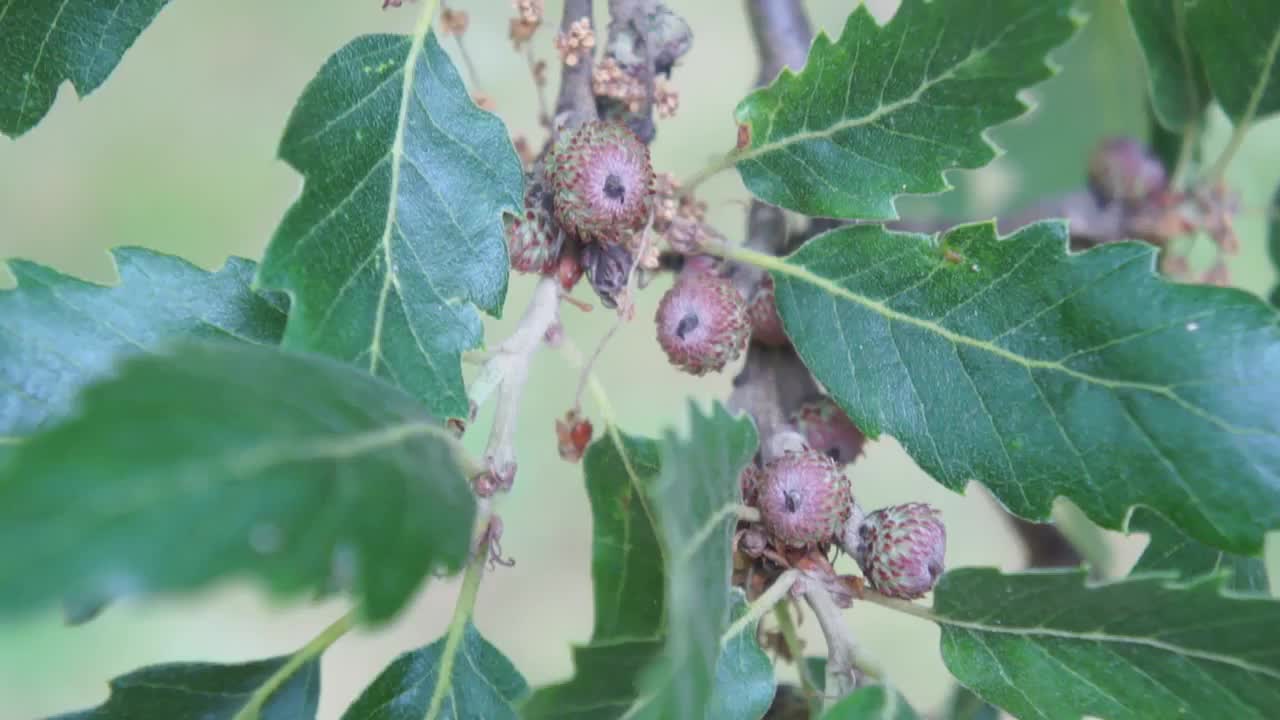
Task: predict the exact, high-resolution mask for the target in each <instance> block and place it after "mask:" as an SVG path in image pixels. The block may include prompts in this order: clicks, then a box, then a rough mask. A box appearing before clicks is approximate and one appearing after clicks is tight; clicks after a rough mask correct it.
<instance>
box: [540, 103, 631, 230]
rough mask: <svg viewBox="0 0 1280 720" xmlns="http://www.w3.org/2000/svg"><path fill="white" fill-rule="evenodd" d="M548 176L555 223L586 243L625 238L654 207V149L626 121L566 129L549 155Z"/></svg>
mask: <svg viewBox="0 0 1280 720" xmlns="http://www.w3.org/2000/svg"><path fill="white" fill-rule="evenodd" d="M546 174H547V177H549V178H551V187H552V192H553V193H554V199H553V202H552V204H553V207H554V208H555V218H556V221H557V222H559V223H560V226H561V227H562V228H564V229H565V230H567V231H569V232H572V233H574V234H575V235H576V236H577V237H578V238H579V239H581V240H582V241H583V242H591V241H600V242H604V243H614V244H616V243H621V242H624V241H626V240H627V238H629V237H630V236H631V235H632V234H634V233H635V232H636V231H638V230H640V229H641V228H643V227H644V225H645V223H646V222H647V221H648V219H649V215H650V213H651V212H652V210H653V184H654V175H653V165H652V164H650V162H649V147H648V146H647V145H645V144H644V143H643V142H641V141H640V138H638V137H636V135H635V133H633V132H631V130H629V129H628V128H627V126H626V125H623V124H621V123H618V122H610V121H594V122H588V123H586V124H584V125H582V126H581V127H579V128H578V129H576V130H567V129H566V130H565V131H564V132H562V133H561V134H560V137H559V138H558V139H557V141H556V145H555V147H554V148H553V149H552V151H551V153H550V154H549V155H548V157H547V163H546Z"/></svg>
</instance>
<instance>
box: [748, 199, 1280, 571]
mask: <svg viewBox="0 0 1280 720" xmlns="http://www.w3.org/2000/svg"><path fill="white" fill-rule="evenodd" d="M1066 241H1067V232H1066V227H1065V226H1064V225H1062V224H1060V223H1057V222H1045V223H1037V224H1034V225H1030V226H1028V227H1026V228H1023V229H1022V230H1020V231H1018V232H1017V233H1015V234H1014V235H1012V236H1010V237H1008V238H1005V239H1003V240H998V239H997V238H996V235H995V230H994V227H993V226H992V225H991V224H990V223H984V224H976V225H968V226H962V227H959V228H956V229H954V230H951V231H950V232H948V233H946V234H945V235H942V236H940V237H935V236H926V235H912V234H899V233H891V232H888V231H886V230H884V229H883V228H882V227H880V226H856V227H849V228H845V229H841V230H836V231H833V232H830V233H827V234H825V235H823V236H821V237H818V238H816V239H814V240H812V241H810V242H809V243H807V244H806V245H805V246H804V247H803V248H801V249H800V250H799V251H798V252H797V253H795V254H794V255H792V256H791V257H790V258H788V259H787V260H786V261H785V263H784V264H779V265H778V266H776V267H774V268H773V270H774V272H773V276H774V281H775V283H776V285H777V303H778V309H779V311H780V313H781V315H782V318H783V321H784V322H785V324H786V329H787V334H788V335H789V336H790V337H791V338H792V340H793V341H794V343H795V346H796V349H797V350H798V351H799V353H800V355H801V357H802V358H803V360H804V362H805V364H806V365H807V366H808V367H809V369H810V370H812V371H813V373H814V375H815V376H816V377H817V378H818V380H819V381H820V382H821V383H822V384H823V385H824V386H825V387H826V388H827V389H828V390H829V391H830V393H831V394H832V396H833V397H834V398H835V399H836V400H837V401H838V402H839V404H840V405H841V406H842V407H843V408H844V409H845V410H846V411H847V412H848V413H849V415H850V417H852V418H853V419H854V421H855V422H857V423H858V426H859V427H861V428H862V429H863V430H865V431H866V432H868V433H869V434H871V435H873V436H874V435H878V434H879V433H881V432H884V433H888V434H889V435H892V436H893V437H894V438H896V439H897V440H898V441H899V442H901V443H902V445H903V446H904V447H905V448H906V450H907V452H909V453H910V454H911V456H912V457H913V458H914V459H915V460H916V462H917V463H919V464H920V466H921V467H923V468H924V469H925V470H927V471H928V472H929V473H930V474H931V475H932V476H933V477H934V478H935V479H937V480H938V481H939V482H941V483H942V484H944V485H946V486H947V487H949V488H952V489H954V490H960V489H962V488H964V486H965V485H966V484H967V483H968V482H969V481H971V480H978V481H980V482H982V483H983V484H985V485H986V486H987V487H989V488H990V489H991V490H992V492H994V493H995V495H996V496H997V497H998V498H999V499H1000V501H1001V502H1002V503H1004V505H1005V506H1006V507H1008V508H1009V509H1010V510H1012V511H1013V512H1014V513H1017V514H1018V515H1021V516H1023V517H1026V518H1029V519H1033V520H1044V519H1046V518H1048V517H1049V512H1050V509H1051V505H1052V502H1053V500H1054V498H1056V497H1058V496H1065V497H1068V498H1070V499H1071V500H1072V501H1073V502H1075V503H1076V505H1078V506H1079V507H1080V508H1081V509H1082V510H1083V511H1084V512H1085V513H1086V514H1088V516H1089V517H1090V518H1092V519H1093V520H1094V521H1095V522H1097V523H1098V524H1100V525H1102V526H1104V527H1109V528H1113V529H1122V527H1123V523H1124V520H1125V517H1126V515H1127V511H1128V508H1130V507H1132V506H1134V505H1139V504H1141V505H1146V506H1148V507H1150V508H1152V509H1154V510H1156V511H1158V512H1159V513H1160V514H1161V515H1163V516H1165V517H1167V518H1169V519H1170V520H1171V521H1172V522H1174V524H1176V525H1177V526H1178V527H1179V528H1181V529H1182V530H1183V531H1185V532H1186V533H1187V534H1188V535H1190V536H1191V537H1193V538H1196V539H1197V540H1199V541H1201V542H1204V543H1206V544H1209V545H1212V546H1215V547H1220V548H1223V549H1226V550H1231V551H1235V552H1243V553H1256V552H1257V551H1258V550H1259V549H1260V548H1261V546H1262V540H1263V535H1264V533H1265V532H1266V531H1267V530H1269V529H1273V528H1276V527H1280V414H1277V413H1276V412H1275V407H1276V405H1275V398H1277V397H1280V355H1278V354H1277V353H1280V319H1278V318H1277V315H1276V312H1275V310H1274V309H1272V308H1270V307H1268V306H1267V305H1266V304H1264V303H1262V302H1261V301H1260V300H1258V298H1256V297H1254V296H1252V295H1249V294H1247V293H1244V292H1241V291H1238V290H1230V289H1223V288H1211V287H1200V286H1191V285H1177V284H1173V283H1169V282H1166V281H1164V280H1162V279H1160V278H1158V277H1157V276H1156V275H1155V274H1154V273H1153V265H1154V257H1155V251H1154V249H1153V248H1151V247H1150V246H1148V245H1140V244H1136V243H1115V244H1110V245H1106V246H1104V247H1100V248H1097V249H1094V250H1091V251H1089V252H1086V253H1082V254H1068V253H1067V252H1066ZM953 260H955V261H954V262H953ZM771 262H772V261H771ZM1227 478H1229V479H1230V482H1224V479H1227Z"/></svg>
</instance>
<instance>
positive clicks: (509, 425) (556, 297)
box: [471, 277, 560, 489]
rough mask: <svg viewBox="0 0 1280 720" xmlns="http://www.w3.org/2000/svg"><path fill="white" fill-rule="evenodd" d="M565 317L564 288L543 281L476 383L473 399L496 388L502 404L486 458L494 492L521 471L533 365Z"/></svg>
mask: <svg viewBox="0 0 1280 720" xmlns="http://www.w3.org/2000/svg"><path fill="white" fill-rule="evenodd" d="M559 319H560V285H559V283H558V282H557V281H556V279H555V278H554V277H544V278H542V279H541V280H539V281H538V285H537V287H535V288H534V291H533V297H532V298H531V299H530V300H529V305H528V307H527V308H525V311H524V315H523V316H522V317H521V318H520V324H519V325H518V326H517V327H516V330H515V332H513V333H512V334H511V335H510V336H509V337H508V338H507V339H506V340H504V341H503V342H502V344H501V345H499V346H498V348H497V349H496V350H495V351H494V353H493V355H492V357H490V358H489V360H488V361H487V362H486V363H485V365H484V368H483V370H481V372H480V375H479V376H478V377H477V378H476V380H475V381H474V382H473V383H472V387H471V399H472V401H473V402H475V403H476V404H477V405H479V404H481V403H483V402H484V400H485V399H486V398H487V396H488V395H489V394H490V393H492V392H493V391H494V389H495V388H496V390H497V405H496V409H495V414H494V419H493V425H492V427H491V428H490V430H489V441H488V444H487V446H486V447H485V453H484V460H485V463H486V465H487V466H488V469H489V472H490V473H491V474H492V475H493V477H492V478H491V481H492V482H493V484H494V485H496V486H497V487H495V488H494V489H505V486H508V485H509V484H510V482H511V480H512V479H513V477H514V474H515V470H516V451H515V433H516V425H517V421H518V418H519V413H520V398H521V396H522V395H523V393H524V387H525V384H526V382H527V381H528V379H529V363H530V361H531V360H532V359H533V355H534V353H536V352H537V351H538V349H539V348H540V347H542V345H543V343H544V341H545V338H546V335H547V330H548V329H550V328H551V327H552V326H553V325H555V324H556V322H558V321H559Z"/></svg>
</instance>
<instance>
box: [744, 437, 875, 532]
mask: <svg viewBox="0 0 1280 720" xmlns="http://www.w3.org/2000/svg"><path fill="white" fill-rule="evenodd" d="M756 504H757V507H759V509H760V519H761V522H763V524H764V527H765V529H766V530H768V531H769V533H770V534H772V535H773V537H774V538H776V539H777V540H779V541H781V542H783V543H785V544H787V545H790V546H792V547H804V546H807V545H813V544H816V543H825V542H830V541H832V540H833V539H834V538H835V535H836V533H837V532H839V530H840V528H841V527H842V526H843V525H844V522H845V520H847V519H848V517H849V512H850V509H851V508H852V505H853V494H852V490H851V488H850V485H849V479H848V478H847V477H845V475H844V473H843V472H841V470H840V468H839V467H838V466H837V465H836V464H835V462H833V461H832V460H831V458H829V457H827V456H826V455H824V454H822V453H820V452H817V451H815V450H808V449H806V450H804V451H801V452H794V453H787V454H785V455H782V456H780V457H778V458H775V459H774V460H773V461H771V462H769V463H768V464H767V465H765V466H764V471H763V476H762V478H761V481H760V483H759V490H758V497H757V499H756Z"/></svg>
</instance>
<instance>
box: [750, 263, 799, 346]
mask: <svg viewBox="0 0 1280 720" xmlns="http://www.w3.org/2000/svg"><path fill="white" fill-rule="evenodd" d="M747 319H748V320H749V321H750V322H751V339H752V340H754V341H755V342H758V343H760V344H761V345H767V346H769V347H786V346H787V345H789V344H791V339H790V338H788V337H787V334H786V332H784V331H783V329H782V318H781V317H780V316H779V315H778V306H777V304H776V302H775V300H774V292H773V277H772V276H770V275H768V274H766V275H765V276H764V278H763V279H761V281H760V286H759V287H758V288H757V289H756V293H755V295H754V296H753V297H752V298H751V304H749V305H748V306H747Z"/></svg>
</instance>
